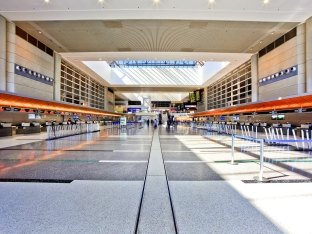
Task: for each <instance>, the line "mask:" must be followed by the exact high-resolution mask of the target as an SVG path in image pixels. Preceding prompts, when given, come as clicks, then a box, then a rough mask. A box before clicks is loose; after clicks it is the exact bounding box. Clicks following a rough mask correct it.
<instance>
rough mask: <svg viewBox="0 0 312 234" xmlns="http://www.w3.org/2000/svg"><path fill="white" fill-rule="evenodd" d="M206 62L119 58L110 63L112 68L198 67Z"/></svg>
mask: <svg viewBox="0 0 312 234" xmlns="http://www.w3.org/2000/svg"><path fill="white" fill-rule="evenodd" d="M204 64H205V63H204V62H202V61H192V60H117V61H112V62H110V63H109V65H110V67H111V68H116V67H119V68H131V67H137V68H196V67H198V66H204Z"/></svg>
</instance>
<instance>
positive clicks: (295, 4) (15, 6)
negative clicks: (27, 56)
mask: <svg viewBox="0 0 312 234" xmlns="http://www.w3.org/2000/svg"><path fill="white" fill-rule="evenodd" d="M311 12H312V1H311V0H299V1H298V0H287V1H285V0H271V1H269V4H264V3H263V0H240V1H233V0H215V3H213V4H211V3H209V1H208V0H192V1H189V0H179V1H177V0H160V1H159V3H158V4H155V1H153V0H144V1H142V0H131V1H130V0H118V1H115V0H105V1H103V3H99V1H98V0H88V1H86V0H66V1H64V0H50V3H48V4H47V3H45V1H44V0H33V1H29V0H10V1H1V9H0V14H1V15H3V16H4V17H6V18H7V19H8V20H10V21H13V22H15V23H16V24H17V25H18V26H19V27H21V28H22V29H24V30H25V31H27V32H28V33H29V34H31V35H32V36H34V37H36V38H37V39H38V40H40V41H41V42H43V43H45V44H46V45H48V46H49V47H51V48H53V49H54V50H55V51H57V52H61V55H62V57H63V58H65V59H66V60H67V61H69V62H70V63H72V64H74V65H76V66H78V67H80V68H81V69H82V70H83V71H85V72H87V73H88V74H91V75H92V76H94V77H95V78H96V79H97V80H98V81H100V82H101V83H102V84H104V85H109V83H108V82H106V81H105V80H104V79H103V77H101V76H99V75H98V74H96V72H94V71H93V70H91V69H90V68H88V67H87V66H85V65H84V64H83V63H82V61H98V60H103V61H105V60H106V61H110V60H117V59H127V58H129V59H133V58H134V57H136V58H137V59H156V58H155V56H157V57H158V59H162V60H169V59H182V57H184V59H194V60H196V61H212V60H213V61H220V62H223V61H229V62H230V64H229V65H228V66H227V68H226V69H223V70H221V71H220V72H219V73H218V74H216V75H215V76H214V77H212V79H209V80H208V81H207V82H206V83H204V84H203V85H202V87H203V86H207V85H208V84H209V82H212V81H215V80H216V79H218V78H219V77H221V76H222V75H224V74H226V72H229V71H230V69H233V68H235V67H237V66H239V65H240V64H242V63H243V62H245V61H246V60H247V59H249V58H250V56H251V54H255V53H257V52H258V51H259V50H260V49H262V48H263V47H265V46H266V45H268V44H270V43H271V42H273V41H274V40H276V39H277V38H279V37H280V36H281V35H283V34H285V33H286V32H288V31H289V30H291V29H292V28H294V27H295V26H296V25H298V24H299V23H301V22H304V21H305V20H306V19H307V18H309V17H310V16H311ZM39 32H40V33H39ZM151 56H152V57H153V58H151ZM104 57H106V58H104ZM160 57H161V58H160ZM177 57H178V58H177ZM189 57H191V58H189ZM200 57H205V59H202V58H200ZM145 87H146V86H145ZM189 87H190V88H193V87H192V86H191V85H190V86H189ZM123 88H125V87H119V86H115V87H114V89H117V90H119V91H122V89H123ZM131 88H133V89H135V88H137V91H138V90H140V89H141V88H144V87H142V86H139V85H138V86H136V87H131ZM155 88H157V89H158V90H159V87H155ZM178 89H179V87H177V89H176V90H174V89H171V90H169V92H174V91H175V92H178V91H179V92H182V89H180V90H178ZM123 91H125V89H124V90H123ZM167 92H168V89H167Z"/></svg>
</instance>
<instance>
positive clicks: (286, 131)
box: [282, 123, 294, 135]
mask: <svg viewBox="0 0 312 234" xmlns="http://www.w3.org/2000/svg"><path fill="white" fill-rule="evenodd" d="M292 129H294V127H293V126H292V125H291V124H290V123H285V124H282V131H283V134H284V135H287V134H291V132H292Z"/></svg>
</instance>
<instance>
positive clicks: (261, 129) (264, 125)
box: [258, 122, 268, 132]
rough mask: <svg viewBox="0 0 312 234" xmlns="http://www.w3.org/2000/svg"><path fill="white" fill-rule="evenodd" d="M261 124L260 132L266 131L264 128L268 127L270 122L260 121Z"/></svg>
mask: <svg viewBox="0 0 312 234" xmlns="http://www.w3.org/2000/svg"><path fill="white" fill-rule="evenodd" d="M259 125H260V127H259V128H258V132H264V129H263V128H267V127H268V124H267V123H265V122H263V123H260V124H259Z"/></svg>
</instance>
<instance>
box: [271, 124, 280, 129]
mask: <svg viewBox="0 0 312 234" xmlns="http://www.w3.org/2000/svg"><path fill="white" fill-rule="evenodd" d="M272 127H273V128H280V127H281V124H279V123H274V124H272Z"/></svg>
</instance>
